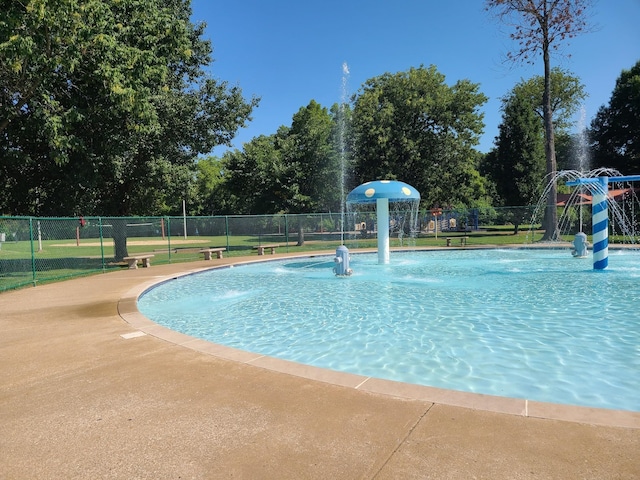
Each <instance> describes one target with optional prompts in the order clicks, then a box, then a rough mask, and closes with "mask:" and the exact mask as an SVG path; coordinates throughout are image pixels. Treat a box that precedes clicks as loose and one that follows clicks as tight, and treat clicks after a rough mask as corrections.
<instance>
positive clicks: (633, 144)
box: [589, 61, 640, 175]
mask: <svg viewBox="0 0 640 480" xmlns="http://www.w3.org/2000/svg"><path fill="white" fill-rule="evenodd" d="M589 133H590V139H591V142H592V145H593V146H592V149H593V157H594V159H595V161H596V162H597V164H598V165H599V166H602V167H609V168H615V169H617V170H619V171H620V172H622V173H623V174H625V175H633V174H635V173H637V172H638V171H640V61H638V62H637V63H636V64H635V65H634V66H633V67H632V68H631V69H629V70H623V71H622V73H621V74H620V76H619V77H618V79H617V80H616V85H615V87H614V89H613V92H612V94H611V98H610V100H609V105H606V106H605V105H603V106H601V107H600V109H599V110H598V113H597V115H596V116H595V118H594V119H593V121H592V122H591V129H590V132H589Z"/></svg>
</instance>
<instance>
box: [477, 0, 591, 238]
mask: <svg viewBox="0 0 640 480" xmlns="http://www.w3.org/2000/svg"><path fill="white" fill-rule="evenodd" d="M590 3H591V2H590V0H487V3H486V5H487V9H489V10H495V11H496V12H497V14H498V17H499V18H500V19H501V21H503V22H504V23H506V24H507V25H509V26H511V27H513V30H514V31H513V33H511V38H512V39H513V40H515V41H516V42H518V44H519V49H517V50H516V51H515V52H512V53H510V55H509V57H510V58H511V59H513V60H516V61H518V60H520V61H522V60H523V61H527V62H531V61H532V57H533V56H537V55H538V54H541V55H542V61H543V65H544V93H543V97H542V107H543V117H544V132H545V158H546V169H547V174H548V175H552V174H553V173H554V172H556V171H557V165H556V153H555V139H554V128H553V127H554V126H553V109H552V103H551V98H552V91H551V53H552V50H553V49H556V50H557V49H558V48H559V46H560V44H561V42H563V41H565V40H568V39H570V38H572V37H575V36H576V35H578V34H579V33H581V32H583V31H584V30H585V29H586V27H587V22H586V15H587V8H588V6H589V5H590ZM557 203H558V191H557V185H555V183H554V184H553V185H552V186H551V190H550V192H549V196H548V198H547V208H546V210H545V218H544V229H545V234H544V237H543V239H545V240H552V239H556V237H557V225H558V213H557V209H556V204H557Z"/></svg>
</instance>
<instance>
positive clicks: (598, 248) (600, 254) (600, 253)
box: [567, 175, 640, 270]
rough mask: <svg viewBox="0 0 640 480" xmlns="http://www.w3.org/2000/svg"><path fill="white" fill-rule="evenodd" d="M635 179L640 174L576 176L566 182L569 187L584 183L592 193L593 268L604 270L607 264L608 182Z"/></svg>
mask: <svg viewBox="0 0 640 480" xmlns="http://www.w3.org/2000/svg"><path fill="white" fill-rule="evenodd" d="M637 181H640V175H627V176H623V177H590V178H578V179H576V180H572V181H571V182H567V185H568V186H570V187H573V186H577V185H585V186H587V187H588V188H589V189H590V190H591V192H592V194H593V201H592V206H591V223H592V224H593V268H594V270H604V269H605V268H607V266H608V265H609V207H608V204H607V201H608V194H609V183H610V182H637Z"/></svg>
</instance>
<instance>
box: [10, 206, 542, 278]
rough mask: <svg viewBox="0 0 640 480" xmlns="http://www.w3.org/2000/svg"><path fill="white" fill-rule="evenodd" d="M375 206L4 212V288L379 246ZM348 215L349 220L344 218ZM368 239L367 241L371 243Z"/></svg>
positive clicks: (499, 216)
mask: <svg viewBox="0 0 640 480" xmlns="http://www.w3.org/2000/svg"><path fill="white" fill-rule="evenodd" d="M523 209H526V210H527V212H531V208H530V207H515V208H511V209H487V210H485V211H482V210H478V209H463V210H460V209H458V210H453V209H451V210H446V209H443V210H442V213H441V214H439V215H438V216H437V217H434V216H433V214H432V212H431V211H430V210H425V211H420V212H418V214H417V228H416V229H414V228H413V227H411V230H415V231H408V230H407V231H406V232H403V233H400V232H399V230H402V229H407V228H408V226H407V225H406V222H404V221H403V218H401V217H402V213H401V212H400V213H398V212H397V213H396V217H395V218H394V217H393V216H392V218H391V222H390V223H391V225H390V228H391V229H392V238H393V230H394V229H395V230H396V231H397V232H396V233H399V235H396V237H397V238H398V239H400V241H402V239H403V238H404V239H405V241H406V239H408V238H410V237H412V236H414V237H415V236H416V235H417V236H419V235H423V236H428V235H434V234H436V233H437V232H438V231H439V232H449V231H456V232H460V231H472V230H477V229H481V228H483V226H488V225H497V224H504V223H506V222H508V221H510V220H509V219H510V218H511V217H513V215H514V213H515V212H516V211H518V212H519V214H522V210H523ZM374 215H375V214H374V213H372V212H368V213H367V212H360V213H358V214H357V215H354V214H344V215H343V214H340V213H314V214H298V215H294V214H279V215H225V216H198V217H193V216H187V217H182V216H180V217H175V216H163V217H151V216H150V217H84V218H82V217H80V218H77V217H75V218H70V217H64V218H52V217H9V216H0V291H4V290H8V289H13V288H19V287H22V286H26V285H37V284H38V283H44V282H49V281H55V280H60V279H63V278H70V277H75V276H80V275H87V274H91V273H97V272H102V271H108V270H111V269H116V268H123V266H124V265H126V264H125V263H123V262H122V257H124V256H126V255H132V256H133V255H136V254H142V253H145V254H152V255H153V256H154V257H153V259H152V262H153V263H154V264H163V263H174V262H188V261H196V260H199V259H202V258H203V257H202V254H201V252H200V250H201V249H202V248H213V247H216V248H224V249H225V253H224V254H225V255H231V256H234V255H248V254H254V255H257V249H256V247H257V246H258V245H265V244H271V245H278V249H279V250H278V251H279V252H290V251H293V252H295V251H300V252H304V251H305V250H307V251H309V250H327V251H329V250H332V249H335V248H336V246H338V245H340V244H341V243H345V244H346V245H348V246H349V245H352V246H355V247H365V246H375V243H372V242H375V238H376V233H377V232H376V225H375V217H374ZM343 222H344V227H343V226H342V223H343ZM367 242H369V243H367Z"/></svg>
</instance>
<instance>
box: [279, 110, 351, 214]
mask: <svg viewBox="0 0 640 480" xmlns="http://www.w3.org/2000/svg"><path fill="white" fill-rule="evenodd" d="M334 126H335V123H334V119H333V118H332V117H331V115H330V113H329V111H328V110H327V108H325V107H322V106H321V105H320V104H319V103H317V102H316V101H314V100H312V101H311V102H310V103H309V105H307V106H306V107H303V108H301V109H300V110H298V112H297V113H296V114H295V115H294V116H293V121H292V123H291V129H290V130H289V132H288V135H287V141H286V143H285V145H286V146H287V148H286V149H285V151H284V162H285V164H286V168H287V181H286V183H287V184H288V186H289V188H290V192H291V198H290V200H291V208H290V211H291V212H295V213H311V212H327V211H332V210H333V211H336V210H339V194H338V193H337V192H338V185H339V182H340V165H339V162H338V158H339V157H338V153H337V145H336V142H335V138H334V132H335V127H334Z"/></svg>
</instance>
